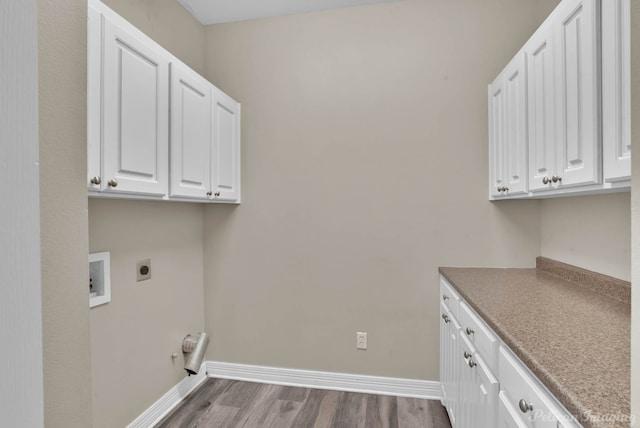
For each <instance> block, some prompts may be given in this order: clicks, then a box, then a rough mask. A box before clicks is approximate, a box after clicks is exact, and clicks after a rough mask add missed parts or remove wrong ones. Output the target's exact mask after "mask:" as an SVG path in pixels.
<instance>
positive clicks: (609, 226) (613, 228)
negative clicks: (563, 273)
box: [541, 192, 631, 281]
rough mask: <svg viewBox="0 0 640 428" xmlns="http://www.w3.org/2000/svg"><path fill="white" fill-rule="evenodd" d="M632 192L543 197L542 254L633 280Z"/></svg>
mask: <svg viewBox="0 0 640 428" xmlns="http://www.w3.org/2000/svg"><path fill="white" fill-rule="evenodd" d="M630 196H631V194H630V193H629V192H624V193H614V194H609V195H591V196H580V197H570V198H558V199H549V200H545V201H543V202H542V209H541V224H542V240H541V244H542V247H541V254H542V255H543V256H545V257H548V258H550V259H554V260H559V261H562V262H565V263H569V264H572V265H575V266H580V267H582V268H585V269H589V270H593V271H595V272H600V273H603V274H605V275H610V276H613V277H616V278H620V279H623V280H625V281H630V280H631V197H630Z"/></svg>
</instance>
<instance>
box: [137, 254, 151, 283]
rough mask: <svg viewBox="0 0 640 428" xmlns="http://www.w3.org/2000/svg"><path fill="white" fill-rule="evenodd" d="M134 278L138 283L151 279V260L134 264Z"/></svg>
mask: <svg viewBox="0 0 640 428" xmlns="http://www.w3.org/2000/svg"><path fill="white" fill-rule="evenodd" d="M136 277H137V279H138V282H140V281H146V280H147V279H150V278H151V259H147V260H140V261H139V262H138V263H136Z"/></svg>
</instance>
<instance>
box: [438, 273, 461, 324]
mask: <svg viewBox="0 0 640 428" xmlns="http://www.w3.org/2000/svg"><path fill="white" fill-rule="evenodd" d="M440 301H441V302H442V303H444V304H445V306H446V307H447V309H449V311H450V312H451V313H452V314H453V316H454V317H456V318H458V310H459V309H458V308H459V307H460V295H458V293H457V292H456V291H455V290H454V289H453V287H452V286H451V284H449V282H448V281H447V280H446V279H445V278H444V277H443V276H440Z"/></svg>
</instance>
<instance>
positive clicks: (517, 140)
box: [504, 54, 527, 195]
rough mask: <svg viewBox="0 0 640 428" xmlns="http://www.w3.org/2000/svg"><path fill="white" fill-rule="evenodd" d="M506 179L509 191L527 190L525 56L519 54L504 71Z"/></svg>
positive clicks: (511, 193) (523, 191)
mask: <svg viewBox="0 0 640 428" xmlns="http://www.w3.org/2000/svg"><path fill="white" fill-rule="evenodd" d="M504 79H505V81H504V86H505V94H506V99H505V110H504V111H505V124H506V141H505V154H506V159H507V161H506V164H505V178H506V180H507V185H506V187H507V189H508V191H507V193H508V194H509V195H517V194H520V193H525V192H527V102H526V96H527V94H526V88H527V83H526V56H525V55H524V54H520V55H518V56H517V57H516V58H515V59H514V60H513V61H512V62H511V64H509V65H508V66H507V68H506V70H505V76H504Z"/></svg>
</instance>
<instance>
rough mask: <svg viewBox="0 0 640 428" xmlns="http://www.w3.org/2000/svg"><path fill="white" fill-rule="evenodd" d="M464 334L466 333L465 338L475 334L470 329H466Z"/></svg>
mask: <svg viewBox="0 0 640 428" xmlns="http://www.w3.org/2000/svg"><path fill="white" fill-rule="evenodd" d="M465 333H467V336H471V335H472V334H473V333H475V332H474V331H473V329H472V328H471V327H467V329H466V330H465Z"/></svg>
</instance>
